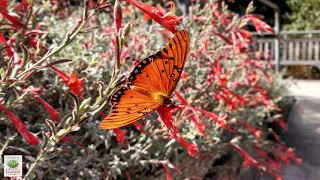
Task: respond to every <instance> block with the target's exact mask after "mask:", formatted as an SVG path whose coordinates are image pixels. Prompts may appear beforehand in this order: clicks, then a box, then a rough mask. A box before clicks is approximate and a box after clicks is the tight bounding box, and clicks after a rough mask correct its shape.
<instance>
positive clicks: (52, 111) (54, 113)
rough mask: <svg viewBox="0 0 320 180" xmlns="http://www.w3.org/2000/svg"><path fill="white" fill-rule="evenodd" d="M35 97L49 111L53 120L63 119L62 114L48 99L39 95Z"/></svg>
mask: <svg viewBox="0 0 320 180" xmlns="http://www.w3.org/2000/svg"><path fill="white" fill-rule="evenodd" d="M34 99H35V100H36V101H38V102H40V103H41V104H42V105H43V107H44V108H45V109H46V111H47V112H48V113H49V115H50V117H51V119H52V120H54V121H56V122H60V121H61V117H60V114H59V113H58V111H56V110H55V109H54V108H53V107H52V106H51V105H50V104H48V103H47V102H46V101H44V100H43V99H41V98H40V97H39V96H35V97H34Z"/></svg>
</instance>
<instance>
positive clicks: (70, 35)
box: [17, 11, 96, 78]
mask: <svg viewBox="0 0 320 180" xmlns="http://www.w3.org/2000/svg"><path fill="white" fill-rule="evenodd" d="M95 14H96V12H95V11H92V12H91V13H90V14H89V15H88V17H87V18H86V19H84V20H82V22H81V23H80V24H79V25H78V27H76V29H75V31H73V32H72V33H70V32H68V33H67V35H66V38H65V40H64V42H63V43H62V44H61V45H60V46H58V47H56V48H55V49H53V50H52V51H51V52H49V53H47V54H46V55H45V56H43V57H42V58H41V59H40V60H39V61H37V62H36V63H34V64H33V65H32V66H31V67H29V68H27V69H26V70H24V71H23V72H22V73H20V74H19V75H17V77H18V78H19V77H22V76H23V75H24V74H26V73H28V72H29V71H31V70H33V69H35V68H36V67H37V66H39V65H41V64H42V63H43V62H45V61H46V60H47V59H48V58H49V57H51V56H53V55H55V54H57V53H59V52H60V51H61V50H62V49H63V48H65V47H66V46H68V45H69V44H70V43H71V42H72V41H73V40H74V39H75V37H76V36H77V34H78V33H79V32H80V30H81V29H82V28H83V26H84V25H85V24H86V22H88V20H89V19H90V18H91V17H92V16H93V15H95Z"/></svg>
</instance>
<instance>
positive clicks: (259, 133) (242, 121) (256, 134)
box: [240, 120, 262, 138]
mask: <svg viewBox="0 0 320 180" xmlns="http://www.w3.org/2000/svg"><path fill="white" fill-rule="evenodd" d="M240 123H241V124H243V125H244V126H245V127H246V128H247V130H248V131H249V132H251V133H252V134H253V135H255V136H256V138H260V137H261V134H262V131H261V130H256V129H255V128H254V127H252V126H250V125H249V124H248V123H247V122H246V121H244V120H241V121H240Z"/></svg>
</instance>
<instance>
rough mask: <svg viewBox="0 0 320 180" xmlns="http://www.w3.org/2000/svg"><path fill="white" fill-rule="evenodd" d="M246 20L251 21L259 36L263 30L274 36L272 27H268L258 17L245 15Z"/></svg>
mask: <svg viewBox="0 0 320 180" xmlns="http://www.w3.org/2000/svg"><path fill="white" fill-rule="evenodd" d="M245 17H246V18H247V19H249V20H250V21H252V23H253V26H254V27H255V28H256V30H257V32H258V33H259V34H260V35H261V34H262V30H265V31H266V32H270V33H272V34H274V31H273V29H272V27H270V26H269V25H268V24H267V23H266V22H264V21H262V20H261V19H259V18H260V16H259V15H254V14H247V15H245Z"/></svg>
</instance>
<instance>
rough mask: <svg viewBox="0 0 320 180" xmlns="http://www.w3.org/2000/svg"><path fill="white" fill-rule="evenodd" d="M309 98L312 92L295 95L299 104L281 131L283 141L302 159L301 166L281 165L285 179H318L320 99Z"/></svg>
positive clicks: (263, 177) (262, 178)
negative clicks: (282, 131) (284, 128)
mask: <svg viewBox="0 0 320 180" xmlns="http://www.w3.org/2000/svg"><path fill="white" fill-rule="evenodd" d="M319 93H320V92H319ZM311 97H312V94H311V95H310V96H296V98H297V99H298V103H296V104H295V105H294V107H293V109H292V111H291V114H290V116H289V118H288V119H289V122H288V130H287V131H285V132H284V133H283V134H282V139H283V141H284V142H286V144H287V145H288V146H290V147H293V148H295V150H296V151H295V152H296V155H297V156H298V157H300V158H302V160H303V163H302V164H301V165H297V164H295V163H292V164H291V166H286V165H283V170H282V172H281V175H282V177H283V179H284V180H319V179H320V99H318V98H311ZM271 179H274V178H273V177H269V176H267V175H266V176H262V177H261V178H260V180H271Z"/></svg>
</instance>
